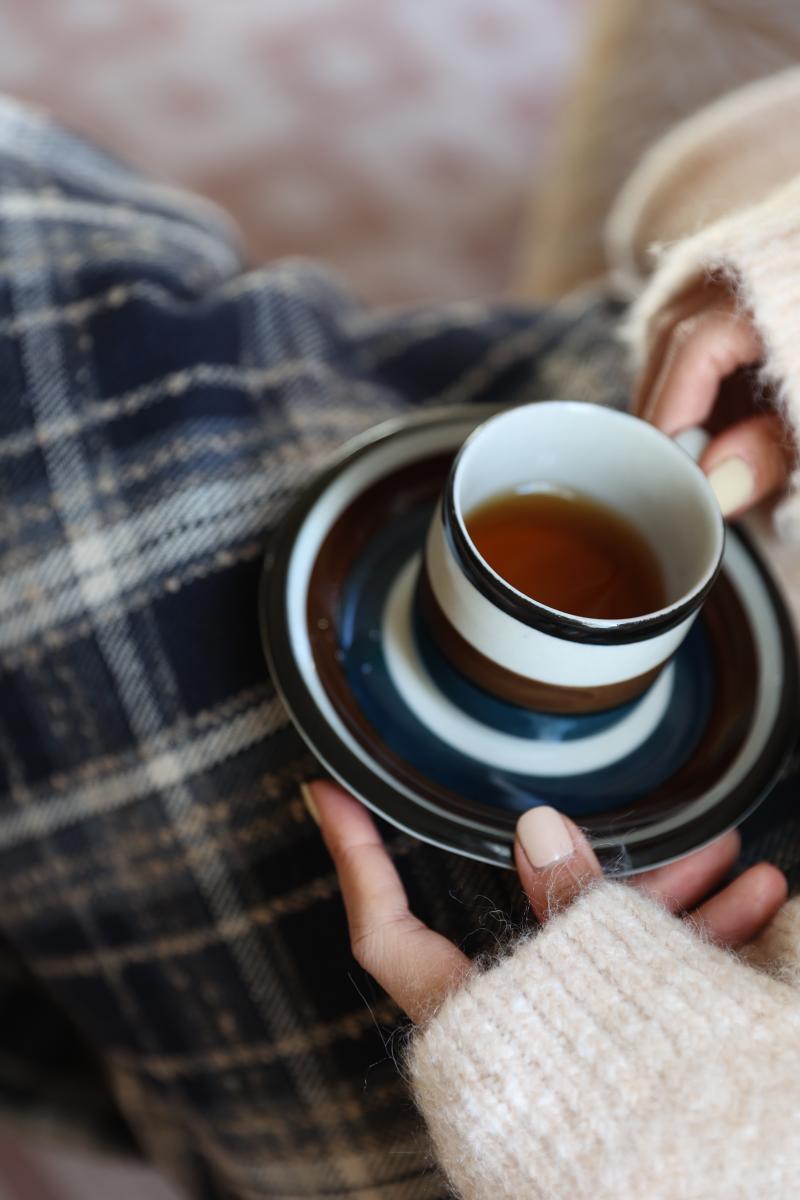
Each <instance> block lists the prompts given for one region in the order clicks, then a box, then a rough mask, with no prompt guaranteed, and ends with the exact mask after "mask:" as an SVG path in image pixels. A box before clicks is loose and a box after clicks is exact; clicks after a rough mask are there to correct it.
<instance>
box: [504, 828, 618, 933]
mask: <svg viewBox="0 0 800 1200" xmlns="http://www.w3.org/2000/svg"><path fill="white" fill-rule="evenodd" d="M514 861H515V863H516V866H517V871H518V873H519V877H520V882H521V883H522V886H523V888H524V889H525V892H526V894H527V896H528V899H529V900H530V902H531V908H532V909H533V911H534V912H535V914H536V916H537V917H538V918H539V920H540V921H545V920H547V918H548V917H551V916H552V915H553V914H554V913H555V912H558V911H559V910H560V909H562V908H564V907H565V906H566V905H567V904H569V903H571V901H572V900H574V899H575V897H576V896H577V895H578V893H579V892H580V891H581V890H582V889H583V888H584V887H586V885H587V884H588V883H590V882H591V881H592V880H593V879H598V878H600V876H601V875H602V874H603V872H602V869H601V867H600V864H599V862H598V861H597V857H596V855H595V853H594V851H593V850H592V848H591V846H590V845H589V843H588V841H587V840H586V837H585V836H584V834H583V833H582V832H581V830H580V829H578V827H577V825H575V824H573V822H572V821H570V819H569V817H565V816H563V814H562V813H559V812H557V811H556V809H554V808H547V807H539V808H531V809H528V811H527V812H526V813H523V814H522V816H521V817H520V819H519V821H518V822H517V832H516V837H515V839H514Z"/></svg>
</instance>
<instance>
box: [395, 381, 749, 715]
mask: <svg viewBox="0 0 800 1200" xmlns="http://www.w3.org/2000/svg"><path fill="white" fill-rule="evenodd" d="M532 482H541V483H547V484H551V485H558V486H561V487H565V488H570V489H574V490H576V491H578V492H580V493H583V494H584V495H587V496H590V497H592V498H594V499H596V500H599V501H601V502H602V503H604V504H606V505H608V506H610V507H611V508H613V509H615V510H616V511H617V512H619V513H621V514H623V515H624V516H626V517H627V518H628V520H629V521H631V522H632V523H633V524H634V525H635V526H636V527H637V528H638V529H639V530H640V531H641V532H642V533H643V534H644V536H645V538H646V539H647V542H648V544H649V545H650V547H651V548H652V549H653V551H654V552H655V554H656V555H657V557H658V559H659V561H660V564H661V567H662V571H663V575H664V581H665V585H666V591H667V603H666V605H665V606H664V607H663V608H661V609H659V610H658V611H657V612H651V613H645V614H643V615H642V616H637V617H631V618H627V619H625V620H601V619H598V618H594V617H580V616H574V615H572V614H569V613H565V612H560V611H559V610H557V609H554V608H550V607H548V606H547V605H545V604H541V603H540V602H539V601H537V600H534V599H531V597H530V596H527V595H525V594H524V593H522V592H520V591H518V590H517V589H516V588H514V587H512V586H511V584H509V583H507V582H506V580H504V579H503V578H502V577H501V576H500V575H498V574H497V572H496V571H494V570H493V569H492V567H491V566H490V565H489V563H488V562H487V561H486V560H485V559H484V558H483V557H482V556H481V554H480V553H479V552H478V550H477V548H476V547H475V545H474V543H473V542H472V540H471V538H470V535H469V532H468V530H467V525H466V521H465V516H466V515H468V514H469V513H470V512H471V511H472V510H473V509H475V508H477V507H478V505H480V504H482V503H483V502H484V501H486V500H488V499H489V498H491V497H492V496H496V495H498V494H499V493H502V492H507V491H511V490H513V489H515V488H519V487H521V486H524V485H530V484H531V483H532ZM724 545H725V523H724V521H723V519H722V514H721V513H720V509H719V505H718V504H717V500H716V498H715V496H714V493H713V491H712V490H711V488H710V487H709V485H708V482H707V480H706V477H705V475H704V474H703V472H702V471H701V470H700V468H699V467H698V465H697V463H696V462H695V461H694V459H693V458H692V457H690V455H689V454H688V453H687V452H686V451H685V450H684V449H682V448H681V446H679V445H677V444H676V443H675V442H674V441H671V440H670V439H669V438H668V437H666V436H665V435H664V434H662V433H660V432H659V431H658V430H657V429H655V428H654V427H653V426H652V425H648V424H647V423H646V422H644V421H641V420H639V419H638V418H636V417H632V416H628V415H627V414H625V413H619V412H615V411H614V410H612V409H607V408H601V407H599V406H595V405H592V404H580V403H576V402H573V401H558V400H554V401H547V402H540V403H537V404H526V405H522V406H520V407H518V408H513V409H508V410H506V411H504V412H501V413H499V414H497V415H496V416H494V417H491V418H489V420H488V421H486V422H485V423H484V424H483V425H480V426H479V427H478V428H477V429H476V430H475V431H474V432H473V433H472V434H471V435H470V437H469V438H468V439H467V441H466V442H465V443H464V445H463V446H462V447H461V450H460V451H459V453H458V455H457V456H456V459H455V461H454V463H453V467H452V469H451V472H450V476H449V478H448V482H447V485H446V488H445V491H444V495H443V497H442V503H441V505H440V506H439V507H438V509H437V512H436V515H435V516H434V519H433V521H432V523H431V526H430V530H429V532H428V538H427V541H426V546H425V556H424V563H423V567H422V571H421V573H420V580H419V589H418V597H419V604H420V610H421V613H422V618H423V620H424V621H425V623H426V625H427V627H428V629H429V632H430V633H431V634H432V636H433V637H434V640H435V641H436V643H437V644H438V646H439V649H440V650H441V651H442V653H444V654H445V656H446V657H447V658H448V659H449V660H450V661H451V662H452V664H453V665H454V666H455V667H457V668H458V669H459V670H460V671H461V672H462V674H464V675H466V676H467V677H468V678H469V679H470V680H472V682H474V683H476V684H478V685H479V686H480V687H482V688H484V689H485V690H486V691H488V692H490V693H491V694H493V695H495V696H498V697H500V698H501V699H504V700H508V701H510V702H512V703H515V704H521V705H524V706H525V707H528V708H537V709H541V710H543V711H547V712H564V713H580V712H597V711H600V710H602V709H607V708H614V707H616V706H617V705H619V704H623V703H625V702H626V701H628V700H631V699H633V698H634V697H635V696H637V695H640V694H641V693H642V692H643V691H644V690H645V689H646V688H647V687H648V686H649V684H650V683H651V682H652V681H653V679H654V678H655V676H656V675H657V674H658V672H659V670H660V669H661V667H663V666H664V664H665V663H666V662H667V661H668V660H669V659H670V657H671V656H672V655H673V654H674V653H675V651H676V650H677V648H678V646H679V645H680V644H681V642H682V641H683V639H684V637H685V636H686V634H687V633H688V631H689V629H690V627H691V625H692V622H693V621H694V619H695V617H696V616H697V613H698V612H699V610H700V607H701V605H702V603H703V600H704V599H705V597H706V595H707V594H708V591H709V589H710V588H711V585H712V584H713V582H714V580H715V578H716V576H717V572H718V571H719V568H720V564H721V562H722V554H723V549H724Z"/></svg>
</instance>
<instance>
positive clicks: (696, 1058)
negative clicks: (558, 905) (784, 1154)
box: [409, 883, 800, 1200]
mask: <svg viewBox="0 0 800 1200" xmlns="http://www.w3.org/2000/svg"><path fill="white" fill-rule="evenodd" d="M787 1040H788V1041H791V1043H792V1046H793V1051H792V1053H793V1055H794V1061H793V1062H792V1064H791V1070H788V1071H787V1070H786V1069H785V1061H783V1062H782V1060H781V1055H780V1054H779V1053H778V1050H779V1048H781V1053H782V1054H784V1055H785V1051H786V1043H787ZM754 1041H755V1043H757V1047H758V1049H757V1052H756V1051H754V1048H753V1047H754ZM765 1055H766V1058H767V1060H768V1062H769V1064H770V1065H769V1070H767V1068H766V1066H765V1061H764V1056H765ZM773 1060H774V1063H775V1069H774V1070H773V1068H772V1063H773ZM409 1065H410V1074H411V1081H412V1084H413V1087H414V1091H415V1094H416V1098H417V1102H418V1104H419V1106H420V1108H421V1110H422V1112H423V1114H424V1116H425V1118H426V1120H427V1122H428V1126H429V1129H430V1132H431V1135H432V1138H433V1142H434V1145H435V1148H436V1151H437V1154H438V1156H439V1160H440V1162H441V1164H442V1166H443V1167H444V1169H445V1170H446V1172H447V1173H448V1175H449V1177H450V1179H451V1181H452V1183H453V1185H454V1186H455V1188H456V1189H457V1191H458V1193H459V1195H461V1196H462V1197H464V1200H479V1198H480V1200H483V1198H488V1197H491V1200H501V1198H502V1200H505V1198H506V1197H507V1198H508V1200H511V1197H513V1198H514V1200H520V1198H522V1197H525V1198H526V1200H528V1198H534V1197H542V1198H546V1200H556V1198H558V1200H582V1198H583V1197H587V1198H588V1197H591V1198H592V1200H605V1198H606V1197H608V1198H609V1200H610V1198H611V1197H614V1200H620V1198H621V1197H630V1198H633V1197H641V1198H643V1197H647V1198H648V1200H659V1198H660V1197H664V1198H667V1197H669V1200H677V1198H679V1197H698V1198H699V1197H701V1196H702V1197H703V1198H704V1200H711V1198H712V1197H715V1196H719V1197H722V1196H724V1197H725V1198H726V1200H735V1198H737V1197H740V1196H741V1197H744V1196H748V1197H753V1196H755V1195H758V1194H759V1193H758V1190H757V1188H753V1187H751V1190H750V1191H746V1190H742V1185H743V1181H744V1185H745V1186H750V1185H752V1183H753V1179H752V1174H750V1175H748V1171H750V1172H752V1170H753V1169H754V1168H753V1165H752V1162H751V1163H750V1166H749V1167H748V1162H750V1157H752V1155H753V1154H754V1153H755V1151H754V1146H753V1145H752V1144H750V1143H751V1142H752V1140H753V1139H754V1138H755V1139H756V1141H757V1142H758V1143H759V1146H758V1154H756V1155H755V1160H754V1161H756V1162H757V1163H758V1164H760V1165H759V1167H758V1170H759V1171H760V1170H761V1168H762V1166H763V1159H762V1157H760V1156H763V1155H764V1154H767V1155H769V1154H770V1153H771V1147H772V1138H771V1136H767V1134H766V1132H765V1131H766V1130H767V1129H768V1128H769V1126H770V1123H772V1124H773V1125H774V1120H773V1116H772V1113H771V1111H770V1110H771V1103H770V1101H769V1099H767V1100H765V1089H766V1092H767V1093H768V1094H769V1096H772V1097H773V1098H774V1094H775V1092H774V1088H775V1087H777V1088H779V1089H780V1088H783V1089H784V1090H785V1089H787V1088H788V1092H785V1095H784V1100H783V1104H784V1107H785V1104H786V1103H789V1104H790V1107H791V1105H794V1106H795V1113H797V1114H798V1116H797V1117H796V1119H797V1120H800V1083H798V1081H797V1080H798V1067H800V1020H799V1019H798V1014H797V1012H796V1010H795V993H794V991H793V990H792V989H790V988H788V987H787V986H785V985H784V984H782V983H780V982H777V981H775V980H772V979H769V978H767V977H765V976H763V975H761V974H760V973H758V972H756V971H753V970H752V969H751V968H750V967H748V966H746V965H744V964H742V963H741V961H739V960H738V959H736V957H735V956H734V955H732V954H728V953H726V952H724V951H721V950H719V949H717V948H715V947H713V946H709V945H707V944H705V943H703V942H702V941H701V940H700V939H699V938H698V937H697V936H696V935H695V934H694V933H693V932H692V931H691V930H690V929H689V928H688V927H687V926H686V925H685V924H684V923H682V922H680V921H678V920H677V919H676V918H674V917H672V916H671V915H670V914H668V913H667V912H666V911H665V910H663V909H662V908H661V907H660V906H658V905H657V904H655V903H654V902H652V901H650V900H648V899H646V898H645V897H644V896H642V895H641V893H639V892H637V891H635V890H634V889H632V888H630V887H627V886H625V885H622V884H614V883H602V884H600V885H598V886H596V887H594V888H593V889H591V890H590V891H589V892H587V893H586V894H584V895H583V896H582V897H581V898H580V899H579V900H578V901H577V902H576V903H575V904H574V905H573V906H572V907H571V908H569V909H568V910H567V911H566V912H564V913H563V914H562V915H560V916H559V917H557V918H555V919H554V920H553V921H552V922H551V923H549V924H548V925H547V927H546V928H545V929H544V931H543V932H542V933H541V934H539V935H538V936H536V937H533V938H531V939H530V940H527V941H525V942H524V943H522V944H521V945H520V946H519V947H518V948H517V949H516V950H515V951H514V953H513V954H512V955H511V956H510V957H508V958H507V959H505V960H504V961H502V962H501V963H500V964H499V965H497V966H495V967H494V968H492V969H491V970H489V971H487V972H485V973H484V974H480V975H476V976H474V977H473V978H472V979H471V980H470V981H469V982H468V983H467V984H466V985H465V986H464V987H463V988H461V989H460V990H459V991H458V992H457V993H456V994H455V995H453V996H452V997H451V998H450V999H449V1000H448V1001H447V1002H446V1003H445V1004H444V1006H443V1007H442V1008H441V1010H440V1011H439V1013H438V1014H437V1015H436V1016H435V1017H434V1018H433V1020H432V1021H431V1022H430V1024H429V1025H428V1026H427V1027H426V1028H425V1029H424V1030H423V1031H421V1032H420V1034H419V1035H418V1037H417V1039H416V1041H415V1043H414V1045H413V1047H412V1052H411V1058H410V1064H409ZM765 1106H766V1107H765ZM775 1119H776V1120H777V1118H775ZM792 1127H793V1128H795V1131H796V1125H794V1126H792ZM762 1134H763V1135H764V1136H763V1137H762ZM782 1136H785V1137H790V1133H789V1130H788V1129H785V1130H784V1131H783V1135H782ZM732 1139H733V1140H735V1142H736V1145H737V1146H739V1147H740V1149H737V1150H736V1151H735V1153H733V1154H732V1150H731V1144H732ZM795 1144H796V1137H795ZM748 1145H749V1150H748ZM742 1147H743V1150H742V1149H741V1148H742ZM742 1154H744V1158H742ZM748 1155H750V1157H748ZM790 1158H791V1159H792V1161H789V1160H786V1161H784V1163H783V1165H782V1167H781V1168H780V1170H778V1171H776V1172H774V1173H773V1174H771V1175H770V1180H771V1181H772V1182H771V1189H772V1190H770V1192H769V1194H770V1195H771V1196H773V1197H775V1196H780V1197H783V1196H784V1195H786V1196H787V1197H788V1196H789V1195H790V1194H794V1192H790V1191H784V1190H782V1189H783V1188H784V1184H785V1183H786V1180H789V1179H791V1182H792V1186H793V1187H794V1186H800V1150H798V1151H797V1152H793V1155H791V1156H790ZM781 1171H782V1172H783V1174H781ZM710 1181H713V1187H712V1188H711V1190H709V1183H710ZM787 1186H788V1184H787Z"/></svg>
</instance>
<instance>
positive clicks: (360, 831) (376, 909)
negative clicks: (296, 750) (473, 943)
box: [308, 782, 470, 1022]
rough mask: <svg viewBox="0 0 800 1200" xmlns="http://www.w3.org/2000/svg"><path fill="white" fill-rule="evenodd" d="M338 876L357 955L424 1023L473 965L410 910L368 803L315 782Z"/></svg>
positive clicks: (315, 796)
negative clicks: (364, 804) (368, 810)
mask: <svg viewBox="0 0 800 1200" xmlns="http://www.w3.org/2000/svg"><path fill="white" fill-rule="evenodd" d="M308 790H309V792H310V793H311V796H312V799H313V802H314V806H315V808H316V810H317V813H318V815H319V825H320V829H321V831H322V837H323V839H324V841H325V845H326V846H327V847H328V850H329V851H330V854H331V857H332V859H333V861H334V865H335V867H336V872H337V874H338V876H339V883H340V885H341V889H342V898H343V900H344V906H345V910H346V912H347V922H348V928H349V930H350V943H351V946H352V950H353V955H354V957H355V959H356V961H357V962H358V963H360V965H361V966H362V967H364V969H365V970H366V971H369V973H370V975H372V976H373V977H374V978H375V979H376V980H377V981H378V983H379V984H380V985H381V987H382V988H384V990H385V991H386V992H388V993H389V995H390V996H391V997H392V999H393V1000H395V1001H396V1002H397V1003H398V1004H399V1005H400V1007H401V1008H402V1009H403V1010H404V1012H406V1013H407V1014H408V1015H409V1017H410V1018H411V1020H412V1021H415V1022H418V1021H420V1020H422V1019H423V1018H424V1017H425V1016H426V1015H428V1014H429V1013H431V1012H432V1011H433V1010H435V1008H436V1007H437V1006H438V1005H439V1004H440V1003H441V1002H442V1000H443V999H444V997H445V996H446V995H447V993H448V992H450V991H451V990H452V989H453V988H454V987H455V986H456V985H457V984H458V982H460V980H461V979H462V978H463V976H464V975H465V973H466V972H467V971H468V970H469V966H470V963H469V959H468V958H467V957H466V955H464V954H462V953H461V951H460V950H459V949H458V948H457V947H456V946H454V945H453V943H452V942H450V941H448V940H447V938H444V937H442V936H441V935H440V934H438V933H434V931H433V930H432V929H428V927H427V925H424V924H423V922H422V921H420V920H418V919H417V918H416V917H415V916H414V915H413V913H411V912H410V911H409V907H408V899H407V897H406V892H405V888H404V887H403V882H402V880H401V879H400V876H399V875H398V873H397V870H396V868H395V866H394V863H393V862H392V860H391V859H390V857H389V855H388V854H387V853H386V849H385V847H384V845H383V842H382V841H381V836H380V834H379V833H378V830H377V828H376V826H375V822H374V821H373V820H372V817H371V816H370V815H369V813H368V812H367V810H366V809H365V808H364V807H363V806H362V805H361V804H359V803H358V801H357V800H354V799H353V797H352V796H349V795H348V794H347V793H346V792H345V791H343V790H342V789H341V788H340V787H337V786H336V785H335V784H332V783H324V782H317V783H313V784H310V785H309V787H308Z"/></svg>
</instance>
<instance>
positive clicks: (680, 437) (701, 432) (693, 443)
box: [672, 425, 711, 462]
mask: <svg viewBox="0 0 800 1200" xmlns="http://www.w3.org/2000/svg"><path fill="white" fill-rule="evenodd" d="M672 440H673V441H674V442H677V443H678V445H679V446H680V447H681V449H682V450H685V451H686V453H687V454H688V455H689V457H690V458H693V459H694V461H695V462H699V461H700V458H701V456H702V454H703V451H704V450H705V448H706V446H707V445H708V443H709V442H710V441H711V437H710V435H709V434H708V433H706V431H705V429H701V428H700V426H699V425H693V426H692V428H691V429H684V430H682V431H681V432H680V433H676V434H675V437H674V438H673V439H672Z"/></svg>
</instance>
